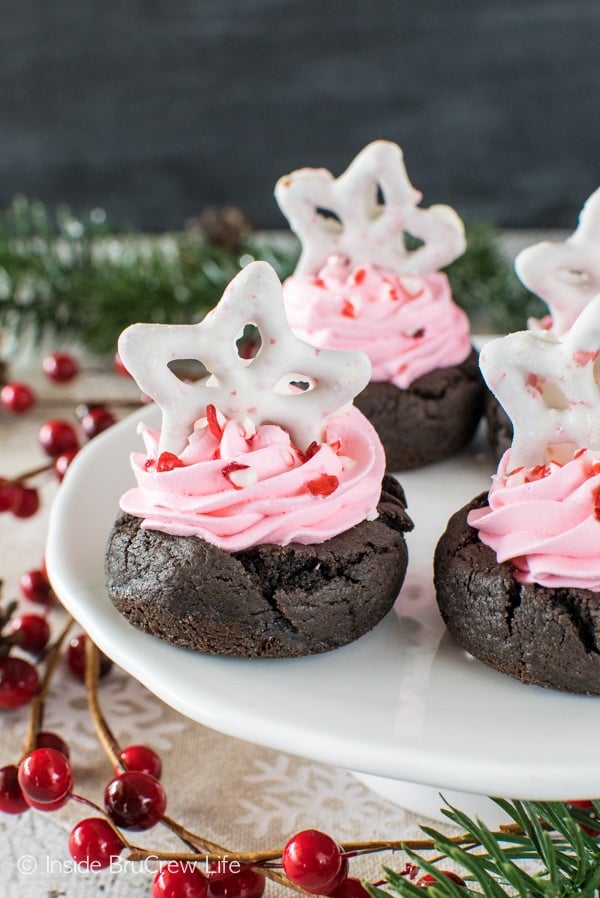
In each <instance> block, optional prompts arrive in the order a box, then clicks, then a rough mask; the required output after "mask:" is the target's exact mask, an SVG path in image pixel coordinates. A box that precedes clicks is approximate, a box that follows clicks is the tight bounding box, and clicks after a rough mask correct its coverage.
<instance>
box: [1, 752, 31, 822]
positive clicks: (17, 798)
mask: <svg viewBox="0 0 600 898" xmlns="http://www.w3.org/2000/svg"><path fill="white" fill-rule="evenodd" d="M18 773H19V768H18V767H17V766H16V764H9V765H8V767H2V768H0V811H2V812H3V813H4V814H23V813H24V812H25V811H28V810H29V805H28V804H27V802H26V801H25V797H24V796H23V792H22V791H21V787H20V785H19V779H18Z"/></svg>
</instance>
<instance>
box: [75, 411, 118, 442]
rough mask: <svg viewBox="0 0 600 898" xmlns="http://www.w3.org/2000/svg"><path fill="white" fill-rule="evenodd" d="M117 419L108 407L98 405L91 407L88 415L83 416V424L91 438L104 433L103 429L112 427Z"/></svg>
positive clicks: (88, 436)
mask: <svg viewBox="0 0 600 898" xmlns="http://www.w3.org/2000/svg"><path fill="white" fill-rule="evenodd" d="M116 421H117V419H116V418H115V416H114V415H113V414H112V412H109V410H108V409H107V408H104V407H103V406H101V405H97V406H96V407H95V408H92V409H90V410H89V412H88V413H87V415H84V416H83V418H82V419H81V426H82V427H83V432H84V433H85V435H86V437H87V438H88V440H91V439H93V437H96V436H98V434H99V433H102V431H103V430H107V428H109V427H112V426H113V424H115V423H116Z"/></svg>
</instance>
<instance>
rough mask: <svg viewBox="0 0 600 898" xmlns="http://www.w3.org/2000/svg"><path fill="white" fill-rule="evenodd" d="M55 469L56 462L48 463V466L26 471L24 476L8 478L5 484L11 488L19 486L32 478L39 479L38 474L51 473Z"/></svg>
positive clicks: (18, 475)
mask: <svg viewBox="0 0 600 898" xmlns="http://www.w3.org/2000/svg"><path fill="white" fill-rule="evenodd" d="M53 467H54V461H50V462H47V463H46V464H43V465H39V466H38V467H37V468H32V469H31V470H30V471H25V473H24V474H17V476H16V477H7V478H6V480H5V483H6V484H8V485H9V486H17V485H19V484H21V483H23V481H25V480H30V479H31V478H32V477H37V475H38V474H45V473H46V471H51V470H52V468H53Z"/></svg>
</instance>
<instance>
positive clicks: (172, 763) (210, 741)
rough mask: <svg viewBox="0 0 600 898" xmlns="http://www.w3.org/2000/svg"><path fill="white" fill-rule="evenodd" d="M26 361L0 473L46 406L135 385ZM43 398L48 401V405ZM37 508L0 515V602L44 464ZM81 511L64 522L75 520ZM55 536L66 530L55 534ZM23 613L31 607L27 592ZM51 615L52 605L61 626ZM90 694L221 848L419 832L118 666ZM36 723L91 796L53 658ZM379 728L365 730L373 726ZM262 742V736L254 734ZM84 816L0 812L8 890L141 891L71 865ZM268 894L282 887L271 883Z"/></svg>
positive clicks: (65, 407)
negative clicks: (66, 756) (69, 377)
mask: <svg viewBox="0 0 600 898" xmlns="http://www.w3.org/2000/svg"><path fill="white" fill-rule="evenodd" d="M38 366H39V363H38V362H37V361H27V360H26V361H25V363H23V362H22V363H21V366H20V368H18V369H15V370H13V372H12V376H15V375H18V376H19V377H20V378H21V379H26V380H28V381H29V382H33V383H34V385H35V386H36V388H37V389H38V390H39V394H40V398H41V399H42V400H43V402H44V404H43V405H42V404H40V405H38V407H37V408H35V409H34V410H32V411H31V412H29V413H27V414H25V415H22V416H10V415H8V414H6V413H4V412H1V411H0V476H14V475H16V474H18V473H21V472H23V471H24V470H26V469H28V468H30V467H35V466H36V465H38V464H40V463H43V462H44V460H45V459H44V456H43V454H42V451H41V449H40V448H39V446H38V443H37V430H38V427H39V424H40V423H41V422H42V421H44V420H46V419H47V418H50V417H64V418H67V419H70V420H74V409H75V406H76V404H77V402H78V401H81V400H84V399H87V400H93V399H98V400H101V399H103V398H106V397H130V398H137V395H138V394H137V390H136V388H135V386H134V385H133V384H132V383H131V382H128V381H125V380H124V379H122V378H119V377H118V376H117V375H114V374H112V373H111V374H106V373H103V374H100V373H97V372H93V371H88V372H86V373H84V374H83V375H81V376H80V377H78V378H77V379H76V380H75V381H74V382H73V383H72V384H69V385H65V386H56V385H52V384H49V383H47V382H44V381H43V378H41V376H40V375H39V374H38ZM50 401H52V403H53V404H52V405H48V404H47V403H48V402H50ZM40 482H42V483H43V484H44V485H43V486H42V490H41V492H42V498H43V507H42V511H41V512H40V513H39V514H38V515H36V516H35V517H34V518H31V519H29V520H22V521H20V520H17V519H15V518H14V517H12V516H11V515H8V514H3V515H0V546H1V565H0V578H1V579H3V580H4V590H3V599H4V600H5V601H7V600H9V599H11V598H14V597H16V596H17V595H18V580H19V577H20V575H21V574H22V573H23V572H24V571H26V570H28V569H30V568H36V567H39V565H40V561H41V558H42V555H43V550H44V541H45V533H46V528H47V521H48V513H49V508H50V505H51V502H52V498H53V496H54V495H55V493H56V489H57V487H56V485H55V483H54V481H53V477H52V475H48V476H44V477H42V478H41V481H40ZM82 526H83V527H84V526H85V521H74V522H73V527H74V528H75V527H82ZM65 538H66V539H68V538H69V534H68V533H65ZM26 604H27V606H28V609H29V610H35V608H34V607H32V606H31V604H30V603H26ZM61 616H62V612H60V611H57V612H55V614H54V615H53V617H54V620H55V623H56V624H57V625H60V619H61ZM100 700H101V704H102V706H103V709H104V710H105V713H106V716H107V718H108V719H109V721H110V724H111V726H112V728H113V730H114V732H115V734H116V736H117V738H118V739H119V741H120V742H121V744H122V745H126V744H132V743H136V742H144V743H147V744H149V745H151V746H153V747H154V748H155V749H156V750H157V751H159V752H160V754H161V755H162V758H163V762H164V775H163V782H164V785H165V787H166V790H167V794H168V800H169V805H168V811H169V814H170V815H171V816H172V817H175V818H176V819H177V820H179V821H181V822H182V823H184V824H185V825H187V826H188V827H189V828H191V829H192V830H194V831H195V832H198V833H202V834H203V835H204V836H206V837H208V838H210V839H212V840H214V841H216V842H218V843H220V844H222V845H226V846H227V847H229V848H231V849H239V850H243V849H246V850H250V849H261V848H273V847H278V846H282V845H283V844H284V843H285V841H286V839H287V838H288V837H289V836H290V835H291V834H293V833H294V832H296V831H298V830H300V829H303V828H306V827H316V828H320V829H323V830H325V831H326V832H329V833H330V834H331V835H333V836H334V837H336V838H337V839H339V840H355V839H375V838H396V839H397V838H403V837H411V836H416V835H417V834H418V832H419V829H418V821H417V819H416V818H415V816H414V815H412V814H409V813H407V812H405V811H403V810H402V809H400V808H398V807H397V806H395V805H393V804H391V803H389V802H387V801H385V800H384V799H383V798H381V797H379V796H378V795H376V794H374V793H372V792H370V791H369V790H368V789H367V788H366V787H365V786H364V785H362V784H361V783H359V782H358V781H357V780H356V779H355V778H354V777H353V776H352V774H350V773H348V772H346V771H344V770H339V769H336V768H334V767H329V766H326V765H323V764H319V763H315V762H313V761H310V760H305V759H302V758H298V757H293V756H290V755H286V754H283V753H281V752H278V751H273V750H269V749H266V748H262V747H259V745H253V744H249V743H246V742H241V741H239V740H237V739H233V738H231V737H228V736H224V735H222V734H220V733H218V732H215V731H213V730H210V729H207V728H205V727H203V726H200V725H199V724H196V723H193V722H191V721H189V720H187V719H186V718H184V717H182V716H181V715H179V714H178V713H176V712H175V711H173V710H171V709H170V708H168V707H167V706H165V705H164V704H163V703H162V702H160V701H159V700H158V699H156V698H155V697H154V696H153V695H151V694H150V693H149V692H148V691H147V690H146V689H145V688H144V687H143V686H142V685H141V684H139V683H138V682H137V681H135V680H134V679H133V678H132V677H130V676H129V675H128V674H126V673H125V672H124V671H122V670H120V669H117V668H113V670H112V672H111V674H110V675H109V677H108V678H107V679H106V680H104V681H103V682H102V685H101V688H100ZM27 719H28V712H27V709H19V710H15V711H10V712H6V711H5V712H0V734H1V735H0V766H2V765H4V764H8V763H14V762H16V761H17V760H18V758H19V755H20V751H21V744H22V740H23V737H24V734H25V729H26V726H27ZM44 728H45V729H49V730H53V731H55V732H59V733H61V734H62V736H63V737H64V738H66V739H67V741H68V742H69V744H70V746H71V749H72V761H73V768H74V778H75V786H76V790H77V791H78V792H80V793H81V794H83V795H86V796H87V797H89V798H92V799H93V800H95V801H97V802H100V803H101V801H102V792H103V788H104V785H105V783H106V782H107V780H108V779H109V778H110V776H111V768H110V765H109V764H108V761H107V760H106V758H105V756H104V754H103V752H102V750H101V748H100V746H99V745H98V743H97V742H96V739H95V736H94V733H93V727H92V724H91V721H90V719H89V716H88V713H87V709H86V700H85V692H84V688H83V685H82V684H81V683H80V682H78V681H77V680H75V679H74V678H73V676H72V675H71V674H70V672H69V671H68V670H67V669H66V668H65V667H64V666H61V669H60V670H59V672H58V674H57V676H56V678H55V680H54V682H53V686H52V689H51V692H50V696H49V701H48V704H47V712H46V717H45V722H44ZM373 735H374V738H376V734H373ZM256 741H257V743H260V733H259V732H257V734H256ZM86 816H89V812H88V811H86V810H85V808H82V807H81V806H79V805H77V804H75V803H70V804H69V805H67V806H66V807H65V808H64V809H62V810H61V811H59V812H57V813H55V814H43V813H40V812H38V811H30V812H28V813H26V814H24V815H22V816H20V817H11V816H7V815H0V869H2V871H3V882H4V886H3V890H2V894H3V895H4V896H5V898H34V896H35V898H46V896H48V898H58V896H61V895H68V896H69V898H79V896H88V895H96V894H105V895H110V896H111V898H129V896H133V895H136V896H139V895H144V894H147V895H150V882H151V878H152V873H151V870H153V869H156V864H154V865H153V866H152V865H149V867H150V868H151V869H144V867H143V865H140V864H137V865H136V864H128V865H126V864H123V865H122V867H117V868H116V869H112V870H106V871H103V872H101V873H94V874H90V873H84V872H81V871H77V872H73V870H72V866H71V862H70V858H69V854H68V851H67V836H68V831H69V829H70V827H71V826H72V825H73V824H74V823H75V822H76V821H77V820H79V819H82V818H83V817H86ZM136 841H137V842H138V843H141V844H146V845H148V846H151V847H152V848H165V847H167V846H171V847H172V848H173V849H174V850H181V845H180V843H177V842H176V841H175V840H174V839H173V837H172V836H171V835H170V834H169V833H167V832H166V831H165V830H164V829H163V828H162V827H160V826H159V827H156V828H155V829H154V830H152V831H151V832H149V833H146V834H140V835H139V836H138V835H137V834H136ZM382 863H386V864H390V865H392V866H399V867H401V866H403V864H404V858H401V857H399V856H397V857H392V856H391V855H389V854H388V855H376V856H370V857H368V858H367V859H361V861H359V862H357V861H353V862H352V873H353V874H354V875H364V876H366V877H368V878H369V879H371V880H376V879H379V878H380V867H381V864H382ZM268 893H269V894H283V893H285V894H291V893H290V892H288V891H287V890H284V889H282V888H281V887H277V886H273V885H269V886H268Z"/></svg>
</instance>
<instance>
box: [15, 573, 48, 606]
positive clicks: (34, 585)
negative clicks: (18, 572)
mask: <svg viewBox="0 0 600 898" xmlns="http://www.w3.org/2000/svg"><path fill="white" fill-rule="evenodd" d="M19 588H20V590H21V595H22V596H23V598H24V599H28V600H29V601H30V602H35V603H36V604H37V605H48V604H49V603H50V602H51V601H52V599H53V598H54V593H53V592H52V587H51V586H50V581H49V580H48V578H47V576H46V575H45V574H44V572H43V571H41V570H39V569H37V568H36V569H35V570H32V571H27V572H26V573H24V574H23V575H22V577H21V579H20V580H19Z"/></svg>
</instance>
